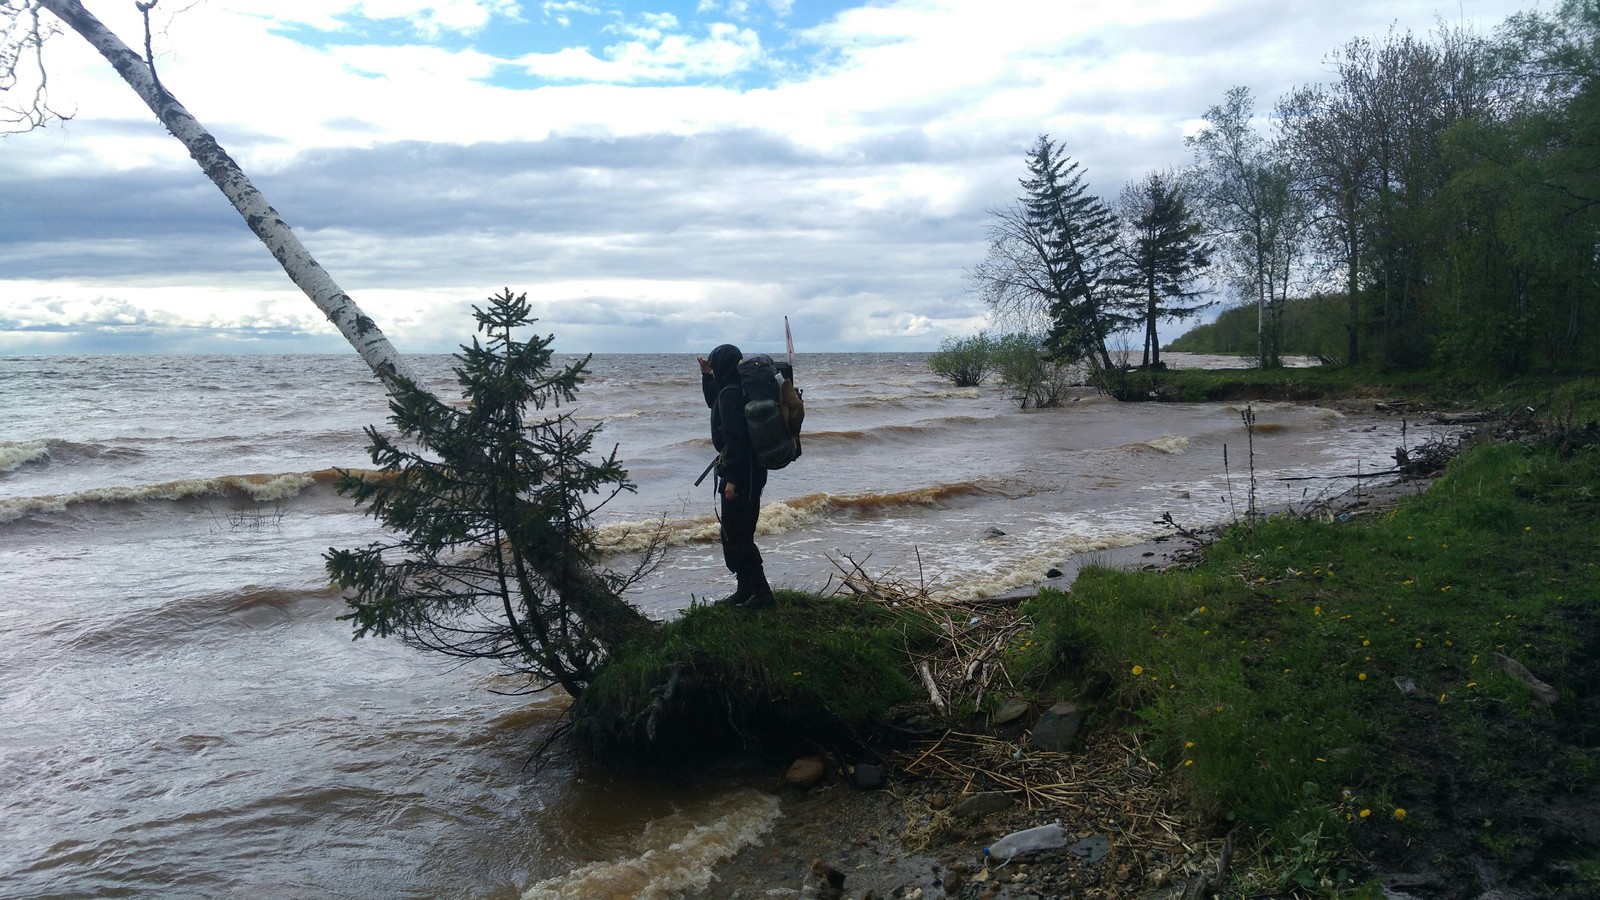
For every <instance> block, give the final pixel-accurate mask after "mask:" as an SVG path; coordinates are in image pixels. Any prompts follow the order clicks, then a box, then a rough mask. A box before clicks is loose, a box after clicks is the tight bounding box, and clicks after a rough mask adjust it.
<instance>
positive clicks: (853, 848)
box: [713, 476, 1432, 900]
mask: <svg viewBox="0 0 1600 900" xmlns="http://www.w3.org/2000/svg"><path fill="white" fill-rule="evenodd" d="M1431 483H1432V480H1431V479H1427V478H1423V479H1404V478H1401V477H1398V476H1393V477H1390V478H1389V479H1387V480H1385V481H1383V482H1381V483H1376V484H1359V485H1356V486H1353V487H1351V488H1350V489H1348V490H1346V491H1345V492H1343V493H1341V494H1338V495H1336V496H1334V497H1331V498H1327V499H1325V500H1321V501H1318V502H1317V503H1314V504H1312V505H1311V506H1309V507H1307V508H1305V509H1288V508H1281V509H1275V510H1268V511H1264V512H1263V515H1276V514H1282V513H1293V514H1296V515H1317V516H1323V517H1326V518H1328V519H1330V520H1331V519H1336V518H1338V519H1340V520H1341V521H1345V520H1348V519H1349V518H1354V517H1356V516H1360V515H1363V514H1371V513H1374V512H1378V511H1381V510H1383V509H1386V508H1389V507H1390V506H1392V505H1393V504H1394V503H1395V502H1396V501H1397V500H1399V499H1402V498H1405V497H1410V496H1415V495H1417V494H1420V493H1422V492H1424V491H1426V489H1427V487H1428V486H1429V485H1430V484H1431ZM1341 517H1342V518H1341ZM1235 524H1236V523H1235ZM1227 527H1231V526H1227V525H1224V526H1217V527H1214V528H1205V529H1199V530H1196V531H1191V532H1187V533H1186V534H1178V533H1174V534H1173V535H1171V536H1170V537H1163V538H1156V539H1153V540H1150V541H1146V542H1143V543H1138V544H1131V545H1128V546H1124V547H1114V548H1107V549H1102V550H1090V551H1083V552H1080V553H1076V554H1073V555H1072V556H1071V557H1069V558H1068V559H1065V560H1063V561H1062V562H1061V563H1059V564H1058V565H1057V566H1056V570H1057V571H1059V573H1060V574H1059V575H1056V576H1053V577H1050V578H1046V579H1042V580H1041V581H1039V582H1038V583H1037V584H1034V585H1032V586H1028V587H1023V588H1018V589H1016V590H1014V591H1010V592H1007V593H1005V594H1003V595H999V596H995V597H990V598H986V599H985V600H984V601H982V602H986V603H998V604H1015V603H1020V602H1022V601H1024V600H1027V599H1031V598H1032V597H1034V596H1036V595H1037V594H1038V592H1039V591H1040V590H1041V589H1043V588H1047V587H1048V588H1057V589H1062V590H1070V588H1071V585H1072V582H1073V581H1074V580H1075V579H1076V578H1077V575H1078V573H1079V572H1081V571H1082V570H1083V569H1084V568H1087V567H1090V566H1104V567H1111V568H1119V569H1126V570H1154V571H1166V570H1168V569H1172V568H1175V567H1179V566H1183V565H1185V564H1186V563H1188V562H1191V561H1193V560H1194V559H1195V558H1196V557H1197V556H1198V555H1199V554H1201V553H1203V551H1204V547H1205V546H1206V545H1207V544H1209V543H1210V541H1211V540H1213V539H1215V538H1216V536H1217V535H1218V534H1219V533H1220V532H1221V531H1222V530H1224V529H1225V528H1227ZM1002 737H1003V736H1002ZM1117 737H1119V736H1117V735H1110V734H1104V733H1101V734H1091V735H1089V736H1088V738H1087V740H1086V742H1085V745H1084V746H1083V747H1080V748H1079V749H1077V750H1074V751H1073V752H1072V753H1071V754H1069V755H1064V758H1066V756H1070V757H1084V756H1091V757H1092V756H1103V757H1107V758H1115V757H1118V756H1121V757H1123V759H1122V760H1121V762H1122V763H1127V762H1128V759H1127V757H1128V756H1130V754H1129V753H1128V748H1127V747H1126V746H1124V745H1121V744H1120V743H1119V742H1118V741H1117V740H1116V738H1117ZM1017 747H1018V750H1017V752H1018V753H1021V752H1022V751H1021V745H1020V744H1018V745H1017ZM1131 755H1132V756H1134V757H1138V759H1139V760H1142V755H1141V754H1139V753H1138V752H1137V749H1136V748H1135V750H1134V752H1133V753H1132V754H1131ZM1115 767H1116V763H1115V762H1113V769H1114V774H1127V775H1129V776H1131V777H1132V778H1133V779H1135V780H1137V781H1140V782H1144V781H1147V780H1150V779H1149V778H1148V777H1147V776H1150V775H1151V773H1140V772H1134V771H1132V770H1134V769H1138V768H1139V766H1138V765H1137V761H1136V762H1135V764H1134V765H1131V766H1124V768H1125V769H1127V770H1128V771H1126V772H1123V771H1122V770H1119V769H1116V768H1115ZM1154 780H1155V781H1157V782H1159V780H1160V779H1159V777H1157V778H1155V779H1154ZM1148 786H1150V785H1147V787H1148ZM1154 787H1155V789H1157V790H1159V785H1155V786H1154ZM960 789H961V786H960V785H948V784H946V785H941V784H940V783H939V782H938V781H936V780H930V779H923V780H918V779H915V778H910V777H907V776H906V775H905V774H904V773H897V774H896V775H895V776H894V777H891V779H890V781H889V783H888V784H887V785H886V786H885V787H884V788H881V789H879V790H875V791H862V790H857V789H856V788H854V787H852V786H851V785H850V783H849V782H848V780H846V779H845V778H844V777H843V776H842V775H841V774H840V773H838V772H830V775H829V777H828V778H827V779H826V780H825V781H824V782H823V783H822V784H820V785H818V786H816V787H814V788H811V789H809V790H806V791H803V792H797V791H796V790H795V789H793V788H783V787H780V788H779V790H780V791H782V792H783V794H782V796H781V798H780V802H781V804H782V806H781V809H782V813H781V815H780V817H779V818H778V820H777V821H776V822H775V823H774V825H773V828H772V830H771V831H770V832H769V833H768V834H767V835H766V836H765V837H764V838H762V839H761V840H758V841H756V842H755V843H754V844H752V845H751V846H748V847H745V848H744V849H742V850H740V851H739V852H738V853H736V854H734V855H733V856H732V857H730V858H729V859H727V860H724V861H723V862H722V863H720V864H718V865H717V866H715V867H714V869H713V878H714V881H713V884H714V885H716V887H717V890H716V892H715V894H714V896H719V897H726V898H737V900H754V898H758V897H759V898H784V897H797V898H800V897H803V898H807V900H809V898H813V897H816V898H826V897H837V898H844V897H851V898H855V897H865V896H875V897H880V898H888V897H910V896H916V897H920V898H922V900H940V898H957V897H1002V898H1003V897H1010V896H1016V897H1027V896H1050V895H1051V894H1048V893H1047V894H1038V893H1028V889H1029V887H1030V882H1032V886H1033V887H1034V888H1035V890H1038V889H1040V888H1041V887H1042V885H1044V884H1053V885H1055V887H1054V888H1052V889H1053V890H1063V889H1066V888H1063V885H1068V884H1073V883H1075V882H1076V880H1077V879H1083V881H1084V883H1083V884H1082V886H1083V887H1084V888H1087V887H1089V883H1099V884H1102V885H1103V884H1104V883H1105V882H1106V881H1108V880H1109V881H1112V882H1127V883H1126V884H1124V885H1123V886H1124V887H1125V888H1126V890H1128V891H1134V892H1143V893H1146V894H1150V895H1151V896H1165V895H1164V894H1160V893H1159V892H1160V891H1161V890H1163V889H1164V888H1166V887H1167V884H1168V881H1169V878H1170V876H1169V873H1173V872H1176V871H1177V869H1178V868H1179V866H1180V865H1184V864H1187V865H1188V866H1190V867H1193V866H1195V865H1197V864H1202V863H1204V864H1211V863H1212V862H1213V858H1214V857H1216V856H1217V855H1218V854H1220V853H1221V852H1222V850H1221V846H1220V844H1219V843H1218V842H1215V841H1209V842H1208V841H1207V840H1206V838H1205V837H1204V836H1203V835H1202V834H1200V833H1199V832H1198V831H1195V832H1193V833H1189V834H1183V835H1180V834H1175V833H1173V832H1172V831H1171V830H1168V831H1167V832H1166V835H1167V836H1170V837H1171V838H1172V841H1171V842H1169V843H1166V844H1165V846H1159V845H1158V844H1159V842H1160V841H1161V839H1162V835H1161V834H1159V833H1158V834H1157V835H1156V839H1157V840H1156V841H1154V842H1150V845H1149V846H1143V847H1141V846H1137V845H1138V844H1139V843H1144V842H1142V841H1138V840H1132V841H1130V840H1127V839H1128V838H1129V837H1131V835H1130V834H1129V833H1128V831H1127V829H1128V828H1129V827H1130V825H1129V823H1127V822H1125V821H1121V820H1120V819H1119V817H1118V815H1117V811H1116V810H1115V809H1106V808H1104V807H1105V804H1104V803H1102V804H1100V807H1101V808H1098V809H1097V808H1094V804H1092V803H1087V802H1086V803H1084V804H1080V805H1078V807H1077V808H1076V809H1074V808H1070V807H1067V806H1040V807H1037V808H1033V809H1029V808H1027V806H1026V805H1025V804H1022V805H1018V804H1008V805H1007V806H1006V808H1003V809H1000V810H997V811H995V812H992V813H989V814H985V815H979V816H973V817H969V818H964V819H959V820H958V819H955V818H953V817H952V815H951V814H950V811H949V809H948V808H946V805H947V804H949V803H953V802H954V801H955V800H956V799H958V797H949V796H946V795H945V793H944V791H945V790H952V791H956V792H959V791H960ZM1165 799H1167V800H1173V801H1175V798H1174V797H1170V796H1169V797H1166V798H1165ZM1163 805H1164V804H1163ZM1167 812H1168V813H1169V818H1168V821H1169V823H1170V822H1173V821H1181V818H1182V815H1181V812H1180V811H1178V810H1175V809H1173V810H1167ZM1128 818H1137V816H1136V815H1133V816H1128ZM1056 820H1060V821H1062V822H1063V824H1064V826H1065V827H1066V828H1067V832H1068V840H1069V842H1070V841H1072V840H1074V839H1077V840H1080V841H1087V840H1098V839H1100V838H1101V837H1103V836H1108V837H1109V838H1110V841H1109V845H1110V847H1111V849H1110V850H1108V851H1107V852H1106V853H1105V855H1104V858H1102V859H1099V860H1096V861H1094V862H1092V863H1091V862H1090V861H1088V860H1082V861H1080V860H1079V859H1078V857H1076V856H1074V855H1073V854H1071V853H1067V854H1052V855H1051V856H1053V857H1056V858H1055V859H1053V860H1050V861H1045V860H1039V861H1036V862H1035V863H1034V864H1033V865H1031V866H1030V865H1029V864H1027V863H1024V862H1018V863H1016V864H1014V865H1008V866H1007V867H1006V868H1005V869H1003V870H1002V869H996V870H993V871H991V870H990V869H989V868H987V867H986V866H985V865H984V859H983V856H982V848H983V847H984V846H985V845H986V844H987V843H989V842H990V841H993V840H995V839H998V838H1000V837H1001V836H1003V835H1005V834H1008V833H1010V832H1012V831H1015V830H1019V829H1022V828H1028V827H1032V826H1036V825H1041V824H1045V823H1048V822H1051V821H1056ZM1186 824H1187V823H1186ZM1178 830H1179V831H1186V830H1187V829H1185V828H1183V827H1182V826H1180V827H1179V829H1178ZM918 844H920V846H919V845H918ZM1123 844H1129V845H1131V846H1121V845H1123ZM1208 844H1209V845H1210V846H1208ZM1179 848H1181V849H1179ZM1130 855H1131V856H1133V857H1135V859H1133V860H1132V864H1131V865H1130V861H1129V859H1128V857H1129V856H1130ZM1062 857H1065V859H1062ZM818 863H821V864H823V865H825V866H827V867H830V868H831V869H833V870H835V871H837V872H838V873H840V874H842V875H843V876H844V879H845V880H844V887H843V890H842V893H829V892H827V891H826V890H824V891H822V892H817V891H816V890H815V889H814V888H811V887H807V888H806V889H804V890H803V889H802V887H803V885H806V884H809V883H810V882H811V881H813V880H814V879H810V878H808V873H810V872H811V871H812V870H813V868H814V866H815V865H816V864H818ZM1001 872H1004V873H1005V874H1004V875H1003V876H1002V875H1001V874H1000V873H1001ZM1138 872H1143V873H1144V877H1143V878H1142V879H1141V878H1139V877H1138ZM979 885H989V886H990V887H991V888H992V890H991V891H990V892H989V893H982V892H980V890H981V889H980V887H979ZM1008 888H1009V889H1008ZM1101 890H1102V891H1103V890H1104V888H1103V887H1102V888H1101Z"/></svg>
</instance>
